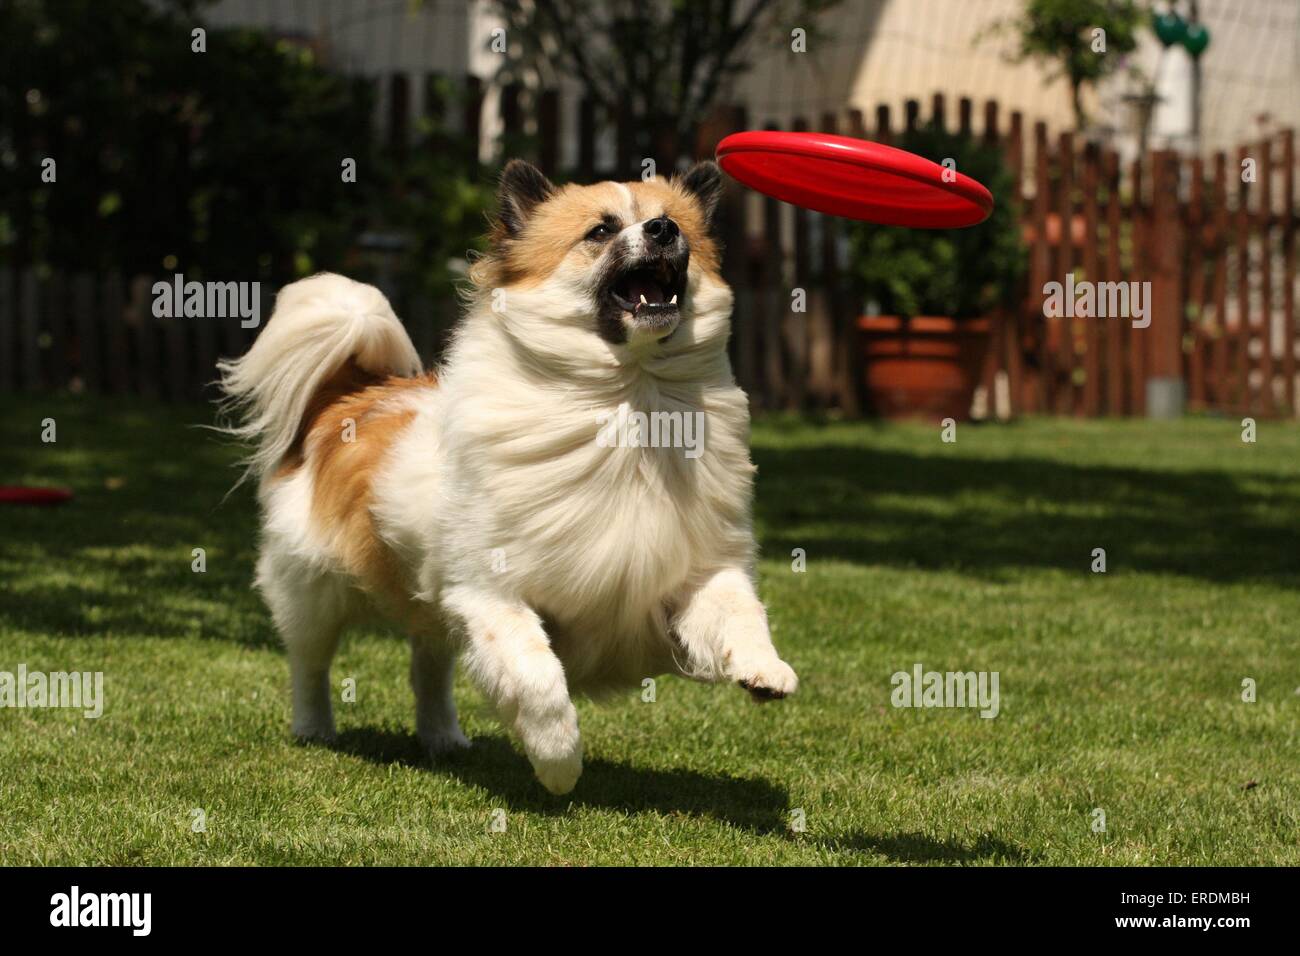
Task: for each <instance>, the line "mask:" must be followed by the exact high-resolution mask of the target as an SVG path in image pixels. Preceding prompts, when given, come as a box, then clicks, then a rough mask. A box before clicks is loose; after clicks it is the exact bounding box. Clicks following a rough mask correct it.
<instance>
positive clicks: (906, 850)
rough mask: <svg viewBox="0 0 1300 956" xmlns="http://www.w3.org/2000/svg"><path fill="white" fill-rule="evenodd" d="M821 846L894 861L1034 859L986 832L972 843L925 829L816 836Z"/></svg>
mask: <svg viewBox="0 0 1300 956" xmlns="http://www.w3.org/2000/svg"><path fill="white" fill-rule="evenodd" d="M810 842H812V843H814V844H815V845H817V846H820V847H823V848H824V849H827V850H833V851H835V852H840V853H844V852H848V853H871V854H877V855H879V856H883V857H886V858H887V859H889V860H890V861H892V862H894V863H1032V862H1033V859H1032V858H1030V857H1029V856H1027V855H1026V854H1025V852H1024V850H1022V849H1021V848H1020V847H1016V846H1012V845H1011V844H1009V843H1006V842H1004V841H1002V840H999V839H998V838H997V837H994V836H990V835H988V834H984V835H983V836H981V837H980V838H979V839H977V840H975V841H974V842H971V843H962V842H959V841H956V840H936V839H934V838H933V837H928V836H926V835H925V834H924V833H893V834H889V835H887V836H874V835H869V834H865V833H850V834H845V835H842V836H831V837H813V838H812V840H811V841H810Z"/></svg>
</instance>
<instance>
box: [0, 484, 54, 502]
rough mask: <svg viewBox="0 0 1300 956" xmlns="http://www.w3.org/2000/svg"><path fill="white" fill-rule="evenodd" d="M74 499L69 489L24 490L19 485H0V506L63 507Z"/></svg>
mask: <svg viewBox="0 0 1300 956" xmlns="http://www.w3.org/2000/svg"><path fill="white" fill-rule="evenodd" d="M71 499H72V492H71V491H69V490H68V489H67V488H23V487H21V486H18V485H0V504H8V505H61V504H63V503H64V502H65V501H70V500H71Z"/></svg>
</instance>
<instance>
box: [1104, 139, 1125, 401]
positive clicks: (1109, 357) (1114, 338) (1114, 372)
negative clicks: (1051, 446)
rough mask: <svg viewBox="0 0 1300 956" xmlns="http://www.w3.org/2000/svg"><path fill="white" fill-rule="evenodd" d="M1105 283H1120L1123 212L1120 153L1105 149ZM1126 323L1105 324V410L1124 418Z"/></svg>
mask: <svg viewBox="0 0 1300 956" xmlns="http://www.w3.org/2000/svg"><path fill="white" fill-rule="evenodd" d="M1105 178H1106V281H1107V282H1121V281H1123V278H1124V277H1123V275H1122V273H1121V271H1120V258H1119V253H1120V232H1121V226H1120V214H1121V213H1122V212H1123V209H1122V201H1121V199H1120V194H1119V180H1120V166H1119V154H1118V153H1117V152H1115V151H1114V150H1112V149H1108V150H1106V158H1105ZM1128 328H1129V323H1128V321H1127V320H1120V319H1117V320H1115V321H1112V322H1107V323H1106V411H1107V413H1109V414H1111V415H1124V414H1126V413H1127V412H1128V408H1127V407H1126V405H1125V402H1124V395H1125V394H1126V393H1125V391H1124V340H1125V336H1126V335H1127V329H1128Z"/></svg>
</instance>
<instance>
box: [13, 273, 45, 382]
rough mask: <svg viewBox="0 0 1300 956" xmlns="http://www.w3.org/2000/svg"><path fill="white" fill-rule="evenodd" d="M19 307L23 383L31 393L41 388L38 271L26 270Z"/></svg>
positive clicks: (21, 285)
mask: <svg viewBox="0 0 1300 956" xmlns="http://www.w3.org/2000/svg"><path fill="white" fill-rule="evenodd" d="M19 282H20V286H19V291H18V307H19V310H20V315H19V321H18V334H19V337H20V338H21V339H22V350H21V353H20V354H21V355H22V383H23V388H24V389H25V390H26V391H29V392H35V391H39V390H40V387H41V352H40V335H41V303H40V284H39V282H38V280H37V278H36V271H35V270H34V269H31V268H28V269H24V270H23V272H22V275H21V276H20V278H19Z"/></svg>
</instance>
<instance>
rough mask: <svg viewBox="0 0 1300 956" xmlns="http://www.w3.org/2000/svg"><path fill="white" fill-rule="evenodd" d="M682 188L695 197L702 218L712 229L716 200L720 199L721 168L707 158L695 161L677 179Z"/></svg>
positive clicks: (716, 209)
mask: <svg viewBox="0 0 1300 956" xmlns="http://www.w3.org/2000/svg"><path fill="white" fill-rule="evenodd" d="M677 181H678V183H679V184H680V185H681V187H682V188H683V189H685V190H686V191H687V192H688V193H690V194H691V195H692V196H694V197H695V201H696V202H698V203H699V204H700V209H701V210H703V212H704V219H705V221H706V222H707V223H708V225H709V228H710V229H712V228H713V225H714V222H713V219H714V213H716V212H717V211H718V201H719V200H720V199H722V186H723V183H722V170H721V169H720V168H719V167H718V164H717V163H715V162H712V161H709V160H706V161H705V162H702V163H696V164H695V165H694V166H692V167H691V168H690V169H688V170H686V172H685V173H683V174H682V176H681V178H680V179H678V180H677Z"/></svg>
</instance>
